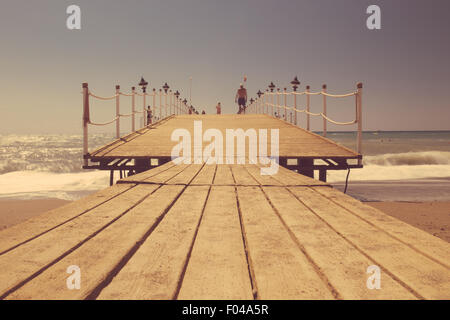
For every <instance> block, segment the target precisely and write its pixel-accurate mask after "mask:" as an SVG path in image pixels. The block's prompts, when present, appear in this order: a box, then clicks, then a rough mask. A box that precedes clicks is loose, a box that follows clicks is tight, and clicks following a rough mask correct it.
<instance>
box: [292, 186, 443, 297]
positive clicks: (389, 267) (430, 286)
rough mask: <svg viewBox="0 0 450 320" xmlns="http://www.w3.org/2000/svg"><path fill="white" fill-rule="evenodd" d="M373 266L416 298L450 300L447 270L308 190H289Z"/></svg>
mask: <svg viewBox="0 0 450 320" xmlns="http://www.w3.org/2000/svg"><path fill="white" fill-rule="evenodd" d="M289 189H290V190H291V191H292V192H293V193H294V194H295V195H296V197H297V198H298V199H300V200H301V201H302V202H303V203H304V204H305V205H306V206H308V207H309V208H310V210H312V211H314V212H315V213H316V214H317V215H318V216H319V217H321V218H322V219H323V220H324V221H326V222H327V223H328V224H329V225H330V226H331V227H332V228H333V229H334V230H335V231H336V232H339V233H340V234H341V235H342V236H343V237H345V238H346V239H347V240H348V241H350V242H351V243H352V244H353V245H354V246H355V247H356V248H358V249H359V250H360V251H361V252H364V253H365V254H366V255H368V256H369V257H371V259H372V260H373V261H375V264H376V265H378V266H379V267H380V268H382V269H383V272H387V273H388V274H390V275H391V276H394V277H395V278H396V280H398V281H402V282H403V283H404V285H406V286H407V287H408V288H409V289H410V290H411V292H413V293H414V294H415V295H416V296H417V297H419V298H426V299H449V298H450V270H449V269H448V268H446V267H444V266H442V265H441V264H438V263H436V262H435V261H433V260H431V259H429V258H428V257H426V256H424V255H422V254H421V253H420V252H418V251H417V250H415V249H413V248H412V247H411V246H408V245H406V244H404V243H402V242H400V241H398V240H397V239H395V238H394V237H392V236H391V235H390V234H388V233H386V232H385V231H384V230H383V229H382V228H379V227H377V226H374V225H372V224H369V223H367V222H366V221H364V220H362V219H361V218H359V217H357V216H355V215H353V214H351V213H350V212H349V211H347V210H346V209H344V208H342V207H340V206H338V205H336V204H335V203H333V202H332V201H330V200H328V199H326V198H325V197H324V196H323V195H322V194H320V193H318V192H316V191H314V190H313V189H310V188H306V189H305V188H296V187H292V188H289Z"/></svg>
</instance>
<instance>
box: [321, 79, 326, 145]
mask: <svg viewBox="0 0 450 320" xmlns="http://www.w3.org/2000/svg"><path fill="white" fill-rule="evenodd" d="M322 92H323V93H326V92H327V85H326V84H324V85H323V86H322ZM322 96H323V111H322V114H323V115H324V116H325V117H326V116H327V96H326V95H324V94H323V95H322ZM325 117H322V118H323V136H324V137H326V136H327V119H325Z"/></svg>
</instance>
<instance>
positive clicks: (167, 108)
mask: <svg viewBox="0 0 450 320" xmlns="http://www.w3.org/2000/svg"><path fill="white" fill-rule="evenodd" d="M82 88H83V92H82V93H83V158H84V165H85V166H87V165H88V155H89V150H88V148H89V136H88V127H89V125H91V126H106V125H109V124H113V123H115V125H116V138H117V139H120V123H121V118H130V121H131V131H132V132H136V131H137V130H136V115H137V114H142V119H143V121H142V123H141V124H142V125H141V126H140V129H142V128H145V127H147V126H149V125H151V124H152V123H154V121H159V120H163V119H165V118H167V117H169V116H171V115H178V114H187V113H189V112H190V110H192V107H188V105H187V100H186V99H184V100H182V99H181V98H180V93H179V92H178V91H176V92H173V91H172V90H168V89H169V87H168V85H167V83H166V84H165V85H164V86H163V88H162V89H159V91H157V90H156V89H153V91H152V92H151V93H147V92H146V88H143V89H142V91H143V92H142V93H138V92H136V88H135V87H132V88H131V93H123V92H122V91H121V90H120V86H119V85H117V86H116V91H115V94H114V95H113V96H109V97H102V96H98V95H96V94H94V93H92V91H90V90H89V86H88V84H87V83H83V84H82ZM121 96H124V97H129V98H131V99H130V101H129V105H130V109H131V110H130V112H129V113H122V112H123V111H121V102H122V101H121ZM137 97H138V99H139V97H141V99H142V102H141V103H142V104H141V106H142V107H138V106H137V103H136V102H137V101H136V100H138V99H137ZM147 97H149V99H151V102H150V101H149V102H147ZM90 98H94V99H98V100H114V101H115V107H116V108H115V117H114V118H113V119H112V120H110V121H107V122H102V123H100V122H94V121H92V120H91V115H90V107H89V101H90ZM147 103H149V108H148V107H147ZM141 108H142V109H141ZM139 109H141V110H139ZM122 110H123V109H122Z"/></svg>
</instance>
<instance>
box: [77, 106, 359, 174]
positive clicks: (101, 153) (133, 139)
mask: <svg viewBox="0 0 450 320" xmlns="http://www.w3.org/2000/svg"><path fill="white" fill-rule="evenodd" d="M194 121H201V122H202V129H203V131H206V130H208V129H211V128H214V129H217V130H220V132H221V133H222V135H223V137H225V136H226V132H225V131H226V129H233V130H235V129H243V130H244V131H246V130H247V129H253V128H255V129H256V130H259V129H267V130H272V129H278V130H279V162H280V165H282V166H284V167H286V168H289V169H292V170H296V171H298V172H299V173H302V174H304V175H307V176H309V177H314V171H318V172H319V174H320V177H321V180H323V181H325V180H326V171H327V170H346V169H349V168H361V167H362V163H361V161H360V160H361V159H362V155H361V154H358V153H357V152H355V151H353V150H350V149H348V148H346V147H344V146H342V145H339V144H337V143H336V142H334V141H332V140H330V139H327V138H325V137H322V136H320V135H317V134H315V133H312V132H311V131H307V130H305V129H302V128H300V127H298V126H296V125H294V124H291V123H289V122H286V121H283V120H280V119H277V118H275V117H272V116H269V115H265V114H249V115H173V116H171V117H168V118H165V119H163V120H162V121H159V122H157V123H155V124H153V125H150V126H147V127H145V128H143V129H141V130H138V131H136V132H133V133H131V134H129V135H126V136H124V137H122V138H120V139H117V140H115V141H113V142H112V143H110V144H108V145H106V146H103V147H101V148H99V149H97V150H94V151H92V152H90V153H88V154H87V155H85V159H89V161H90V164H88V165H86V166H84V168H86V169H101V170H111V171H112V170H121V171H130V170H131V171H133V172H142V171H146V170H148V169H150V168H152V167H155V166H158V165H160V164H163V163H166V162H168V161H170V159H171V151H172V148H173V147H174V146H175V145H176V142H174V141H171V134H172V132H174V130H175V129H178V128H184V129H187V130H188V131H189V132H190V134H191V136H192V137H194ZM224 144H225V142H224ZM204 145H206V143H204ZM224 149H225V146H224ZM267 150H268V151H269V152H270V150H271V144H270V141H269V144H268V146H267Z"/></svg>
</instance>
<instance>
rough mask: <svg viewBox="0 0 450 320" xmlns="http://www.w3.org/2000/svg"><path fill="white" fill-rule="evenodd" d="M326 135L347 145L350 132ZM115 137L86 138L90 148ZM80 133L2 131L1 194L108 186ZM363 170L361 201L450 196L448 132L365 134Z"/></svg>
mask: <svg viewBox="0 0 450 320" xmlns="http://www.w3.org/2000/svg"><path fill="white" fill-rule="evenodd" d="M327 137H328V138H330V139H332V140H334V141H336V142H338V143H340V144H342V145H344V146H346V147H349V148H351V149H355V146H356V134H355V133H354V132H328V133H327ZM113 139H114V137H113V135H112V134H106V133H104V134H95V135H91V136H90V137H89V144H90V148H91V149H94V148H96V147H99V146H102V145H104V144H106V143H108V142H110V141H112V140H113ZM82 141H83V140H82V136H81V135H76V134H75V135H69V134H37V135H36V134H3V135H0V199H39V198H58V199H65V200H76V199H80V198H81V197H83V196H86V195H88V194H90V193H92V192H95V191H97V190H100V189H103V188H105V187H107V186H109V172H107V171H97V170H83V169H82V168H81V166H82ZM363 165H364V167H363V168H362V169H352V170H350V173H349V179H348V186H347V190H346V191H347V193H348V194H350V195H351V196H354V197H356V198H358V199H360V200H363V201H413V202H414V201H450V131H372V132H364V133H363ZM347 173H348V172H347V171H346V170H345V171H328V174H327V180H328V182H330V183H331V184H332V185H333V186H335V187H336V188H338V189H340V190H344V189H345V180H346V177H347Z"/></svg>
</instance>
